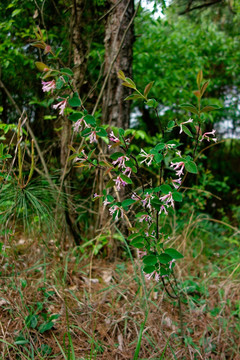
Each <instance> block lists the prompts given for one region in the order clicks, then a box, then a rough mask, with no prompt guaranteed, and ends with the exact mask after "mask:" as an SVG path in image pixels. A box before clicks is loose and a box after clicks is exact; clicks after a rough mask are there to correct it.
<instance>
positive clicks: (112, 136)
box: [109, 131, 120, 142]
mask: <svg viewBox="0 0 240 360" xmlns="http://www.w3.org/2000/svg"><path fill="white" fill-rule="evenodd" d="M109 140H111V141H113V142H119V141H120V140H119V139H118V138H117V137H116V136H115V135H114V133H113V131H111V132H110V134H109Z"/></svg>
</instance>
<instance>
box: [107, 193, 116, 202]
mask: <svg viewBox="0 0 240 360" xmlns="http://www.w3.org/2000/svg"><path fill="white" fill-rule="evenodd" d="M114 200H115V199H114V197H113V196H112V195H107V201H109V202H113V201H114Z"/></svg>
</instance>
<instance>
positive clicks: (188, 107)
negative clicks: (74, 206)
mask: <svg viewBox="0 0 240 360" xmlns="http://www.w3.org/2000/svg"><path fill="white" fill-rule="evenodd" d="M180 106H181V107H182V108H183V109H185V110H187V111H190V112H191V113H193V114H196V115H198V110H197V108H196V107H195V106H193V105H192V104H182V105H180Z"/></svg>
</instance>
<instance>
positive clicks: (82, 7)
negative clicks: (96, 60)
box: [71, 0, 92, 93]
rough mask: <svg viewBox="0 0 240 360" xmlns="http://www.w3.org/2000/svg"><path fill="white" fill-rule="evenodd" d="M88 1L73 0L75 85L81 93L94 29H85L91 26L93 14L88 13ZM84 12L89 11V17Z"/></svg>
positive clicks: (72, 23)
mask: <svg viewBox="0 0 240 360" xmlns="http://www.w3.org/2000/svg"><path fill="white" fill-rule="evenodd" d="M87 1H88V0H73V8H72V20H71V27H72V51H73V63H74V68H73V71H74V80H75V85H76V88H77V90H78V92H79V93H80V90H81V87H82V85H83V82H84V77H85V73H86V70H87V55H88V53H89V50H90V46H91V42H92V38H91V37H92V35H91V34H92V31H89V32H86V31H85V29H84V28H85V27H89V23H90V22H91V21H92V19H91V14H88V13H89V11H88V10H89V6H88V8H87ZM88 5H89V4H88ZM86 8H87V9H86ZM84 12H87V19H86V16H84ZM88 16H90V18H88ZM86 21H87V22H88V23H87V24H86Z"/></svg>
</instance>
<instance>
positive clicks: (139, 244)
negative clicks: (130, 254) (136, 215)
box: [130, 239, 144, 249]
mask: <svg viewBox="0 0 240 360" xmlns="http://www.w3.org/2000/svg"><path fill="white" fill-rule="evenodd" d="M142 240H143V239H142ZM130 245H132V246H134V247H135V248H137V249H141V248H143V247H144V243H143V242H141V241H140V239H133V240H132V241H131V242H130Z"/></svg>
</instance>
